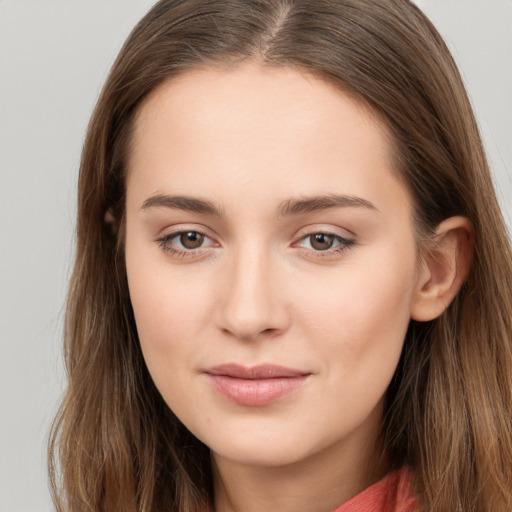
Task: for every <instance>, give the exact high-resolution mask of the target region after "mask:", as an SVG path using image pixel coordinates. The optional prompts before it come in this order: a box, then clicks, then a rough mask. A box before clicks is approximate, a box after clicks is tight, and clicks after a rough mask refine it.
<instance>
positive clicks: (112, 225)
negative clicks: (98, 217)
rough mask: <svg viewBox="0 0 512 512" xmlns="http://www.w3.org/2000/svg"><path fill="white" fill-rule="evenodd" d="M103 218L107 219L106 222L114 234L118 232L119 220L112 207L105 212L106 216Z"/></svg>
mask: <svg viewBox="0 0 512 512" xmlns="http://www.w3.org/2000/svg"><path fill="white" fill-rule="evenodd" d="M103 220H104V221H105V224H106V225H107V226H108V227H109V228H110V231H111V232H112V234H114V235H115V234H116V229H117V222H116V218H115V217H114V212H113V211H112V208H109V209H108V210H107V211H106V212H105V216H104V217H103Z"/></svg>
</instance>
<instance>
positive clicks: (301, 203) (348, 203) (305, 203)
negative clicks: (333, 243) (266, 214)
mask: <svg viewBox="0 0 512 512" xmlns="http://www.w3.org/2000/svg"><path fill="white" fill-rule="evenodd" d="M347 207H350V208H367V209H369V210H372V211H375V212H378V211H379V210H378V209H377V208H376V206H375V205H374V204H373V203H371V202H370V201H368V200H366V199H363V198H362V197H356V196H344V195H325V196H324V195H322V196H313V197H304V198H301V199H288V200H287V201H284V202H283V203H281V205H280V206H279V209H278V213H279V215H281V216H282V217H285V216H289V215H301V214H305V213H311V212H318V211H322V210H329V209H331V208H347Z"/></svg>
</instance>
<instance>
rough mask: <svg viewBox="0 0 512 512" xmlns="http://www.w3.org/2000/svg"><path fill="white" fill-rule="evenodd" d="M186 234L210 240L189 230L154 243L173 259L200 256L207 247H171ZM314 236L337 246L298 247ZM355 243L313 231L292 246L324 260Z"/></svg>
mask: <svg viewBox="0 0 512 512" xmlns="http://www.w3.org/2000/svg"><path fill="white" fill-rule="evenodd" d="M187 233H195V234H197V235H200V236H203V237H205V239H208V240H211V239H210V237H209V236H208V235H207V234H206V233H204V232H202V231H199V230H197V229H190V230H181V231H175V232H173V233H169V234H167V235H164V236H162V237H160V238H158V239H157V240H156V241H157V242H158V243H159V245H160V247H161V248H162V250H163V251H164V252H165V253H168V254H171V255H172V256H175V257H179V258H185V257H188V256H192V255H194V256H198V255H200V254H201V252H202V250H204V249H206V248H207V247H198V248H197V249H188V250H183V249H177V248H176V247H173V246H172V244H171V241H172V240H173V239H175V238H178V237H180V236H182V235H185V234H187ZM315 235H326V236H329V237H333V238H334V242H337V243H338V245H337V246H335V247H334V248H329V249H326V250H324V251H321V250H315V249H306V248H304V247H301V246H299V245H298V243H299V242H303V241H305V240H307V239H308V238H309V239H311V238H312V237H313V236H315ZM355 243H356V241H355V240H354V239H351V238H345V237H342V236H340V235H337V234H336V233H331V232H329V231H315V232H313V233H308V234H307V235H304V236H302V237H301V238H300V239H299V240H298V242H295V243H294V244H293V245H294V246H298V247H299V248H301V249H304V250H305V251H308V252H309V253H312V254H314V257H315V258H325V257H329V256H333V255H335V254H336V255H337V254H341V253H343V252H345V251H347V250H348V249H350V247H352V246H353V245H354V244H355ZM310 244H311V242H310Z"/></svg>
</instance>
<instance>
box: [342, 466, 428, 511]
mask: <svg viewBox="0 0 512 512" xmlns="http://www.w3.org/2000/svg"><path fill="white" fill-rule="evenodd" d="M334 512H419V506H418V502H417V499H416V498H415V497H414V495H413V494H412V491H411V473H410V472H409V471H408V470H407V469H401V470H399V471H393V472H392V473H389V475H387V476H385V477H384V478H383V479H382V480H380V481H379V482H377V483H376V484H374V485H372V486H371V487H368V489H365V490H364V491H362V492H360V493H359V494H358V495H356V496H354V497H353V498H352V499H350V500H348V501H347V502H345V503H343V505H341V507H338V508H337V509H336V510H334Z"/></svg>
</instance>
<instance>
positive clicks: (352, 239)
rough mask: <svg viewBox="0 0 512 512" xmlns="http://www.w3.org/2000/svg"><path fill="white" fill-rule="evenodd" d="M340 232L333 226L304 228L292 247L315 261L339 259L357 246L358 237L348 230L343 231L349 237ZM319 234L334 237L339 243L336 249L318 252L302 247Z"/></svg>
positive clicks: (331, 248)
mask: <svg viewBox="0 0 512 512" xmlns="http://www.w3.org/2000/svg"><path fill="white" fill-rule="evenodd" d="M339 231H341V229H339V228H338V229H336V228H333V227H332V226H329V227H326V226H325V225H313V226H307V227H306V228H302V229H301V230H300V231H299V232H298V233H297V235H296V237H295V241H294V242H293V244H292V247H295V248H297V249H299V250H300V251H301V252H302V253H303V254H304V255H306V257H307V258H313V259H316V260H318V259H321V258H329V257H331V258H336V257H337V256H338V257H339V256H340V255H341V254H342V253H344V252H345V251H348V250H349V249H350V248H351V247H353V246H354V245H355V244H356V236H355V235H354V234H353V233H352V232H350V231H348V230H346V229H343V231H344V232H345V233H350V234H349V235H348V236H347V235H345V234H341V233H340V232H339ZM317 234H324V235H328V236H332V237H334V238H335V240H337V241H338V242H339V243H338V244H337V245H335V246H334V247H330V248H328V249H325V250H317V249H314V248H308V247H304V246H302V243H303V242H304V241H305V240H307V239H308V238H309V237H312V236H314V235H317Z"/></svg>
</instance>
